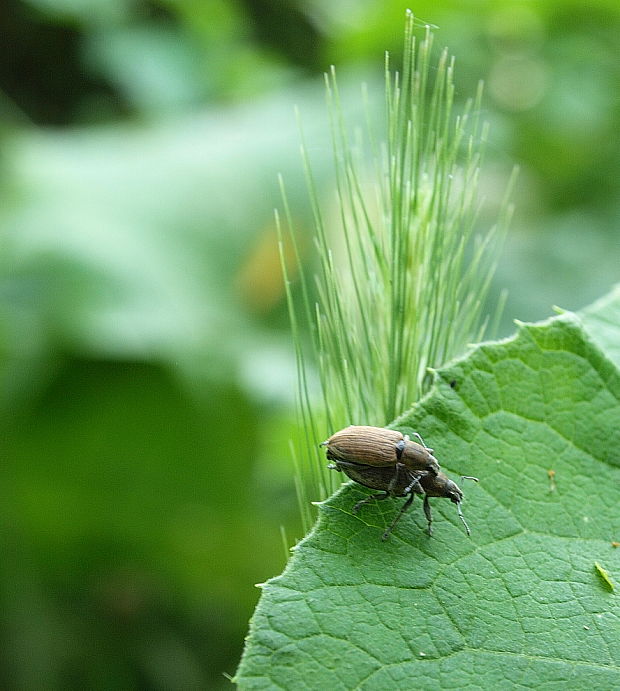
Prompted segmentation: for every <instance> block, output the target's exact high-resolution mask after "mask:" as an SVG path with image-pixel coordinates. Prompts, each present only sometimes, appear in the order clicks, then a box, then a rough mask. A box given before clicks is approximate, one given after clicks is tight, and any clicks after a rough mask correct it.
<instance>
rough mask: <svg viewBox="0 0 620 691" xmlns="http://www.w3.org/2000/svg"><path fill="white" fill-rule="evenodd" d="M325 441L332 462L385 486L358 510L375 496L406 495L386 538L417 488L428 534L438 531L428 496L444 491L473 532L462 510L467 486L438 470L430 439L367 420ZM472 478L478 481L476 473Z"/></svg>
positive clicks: (368, 481)
mask: <svg viewBox="0 0 620 691" xmlns="http://www.w3.org/2000/svg"><path fill="white" fill-rule="evenodd" d="M420 441H422V439H421V438H420ZM322 445H323V446H327V458H329V459H330V460H332V461H334V463H332V464H330V465H329V468H331V469H333V470H338V471H342V472H344V473H345V474H346V475H347V476H348V477H350V478H351V479H352V480H355V482H358V483H359V484H360V485H364V486H365V487H370V488H371V489H376V490H381V491H380V493H379V494H370V495H369V496H368V497H366V498H365V499H362V500H361V501H359V502H358V503H357V504H356V505H355V506H354V507H353V511H354V512H355V511H358V510H359V508H360V507H361V506H363V505H364V504H367V503H368V502H371V501H374V500H381V499H386V498H387V497H407V500H406V501H405V503H404V504H403V506H402V507H401V509H400V511H399V512H398V514H397V515H396V517H395V518H394V520H393V521H392V523H391V525H390V526H389V527H388V528H387V529H386V531H385V532H384V533H383V536H382V539H383V540H387V538H388V537H389V535H390V533H391V532H392V530H393V529H394V527H395V526H396V524H397V523H398V521H399V520H400V518H401V517H402V515H403V514H404V513H405V511H407V509H408V508H409V507H410V506H411V503H412V502H413V499H414V497H415V495H416V494H420V495H424V504H423V506H424V515H425V516H426V520H427V522H428V534H429V535H432V534H433V533H432V523H433V517H432V512H431V506H430V502H429V497H444V498H446V499H450V501H452V502H453V503H454V504H456V509H457V512H458V515H459V518H460V519H461V521H462V522H463V525H464V526H465V530H466V531H467V534H468V535H470V534H471V532H470V530H469V526H468V525H467V523H466V521H465V518H464V516H463V514H462V512H461V502H462V500H463V492H462V491H461V489H460V488H459V486H458V485H457V484H456V483H455V482H453V481H452V480H450V478H449V477H448V476H447V475H446V474H445V473H442V472H441V471H440V470H439V464H438V463H437V459H436V458H435V457H434V456H433V455H432V449H429V448H428V447H426V445H420V444H417V443H416V442H412V441H411V440H410V439H409V438H408V437H406V436H403V435H402V434H400V432H396V431H394V430H388V429H383V428H380V427H367V426H351V427H346V428H345V429H343V430H341V431H340V432H336V434H334V435H332V436H331V437H330V438H329V439H328V440H327V441H325V442H323V444H322ZM466 477H468V476H466ZM468 479H470V480H475V481H476V482H477V481H478V480H477V478H474V477H468Z"/></svg>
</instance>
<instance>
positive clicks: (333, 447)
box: [321, 425, 439, 474]
mask: <svg viewBox="0 0 620 691" xmlns="http://www.w3.org/2000/svg"><path fill="white" fill-rule="evenodd" d="M420 441H422V439H421V438H420ZM321 446H326V447H327V458H328V459H329V460H330V461H348V462H349V463H359V464H362V465H369V466H377V467H382V466H383V467H389V468H394V466H395V465H396V463H402V464H403V465H405V466H406V467H407V468H409V469H410V470H427V471H429V472H431V473H435V474H437V473H438V472H439V463H438V462H437V459H436V458H435V457H434V456H433V449H429V448H427V447H426V446H424V445H423V444H418V443H417V442H414V441H411V439H409V437H408V436H403V434H402V433H401V432H397V431H396V430H392V429H385V428H383V427H369V426H367V425H351V426H349V427H345V428H344V429H341V430H340V431H339V432H336V433H335V434H332V436H331V437H330V438H329V439H327V440H326V441H324V442H323V443H322V444H321Z"/></svg>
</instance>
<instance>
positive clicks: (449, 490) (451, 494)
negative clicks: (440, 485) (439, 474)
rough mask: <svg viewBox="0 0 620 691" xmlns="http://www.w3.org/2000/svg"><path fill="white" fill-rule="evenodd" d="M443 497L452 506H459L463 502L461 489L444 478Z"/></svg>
mask: <svg viewBox="0 0 620 691" xmlns="http://www.w3.org/2000/svg"><path fill="white" fill-rule="evenodd" d="M443 496H444V497H445V498H446V499H449V500H450V501H451V502H452V503H453V504H460V503H461V502H462V501H463V492H462V491H461V488H460V487H459V486H458V485H457V484H456V482H453V481H452V480H450V478H445V481H444V495H443Z"/></svg>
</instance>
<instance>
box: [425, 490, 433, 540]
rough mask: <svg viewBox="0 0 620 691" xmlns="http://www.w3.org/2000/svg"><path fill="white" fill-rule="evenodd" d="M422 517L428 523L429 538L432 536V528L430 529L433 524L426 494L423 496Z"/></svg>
mask: <svg viewBox="0 0 620 691" xmlns="http://www.w3.org/2000/svg"><path fill="white" fill-rule="evenodd" d="M424 515H425V516H426V520H427V521H428V535H429V537H431V536H432V534H433V528H432V527H431V524H432V522H433V514H432V513H431V503H430V502H429V500H428V494H425V495H424Z"/></svg>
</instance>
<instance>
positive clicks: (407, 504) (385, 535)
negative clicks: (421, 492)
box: [381, 492, 415, 541]
mask: <svg viewBox="0 0 620 691" xmlns="http://www.w3.org/2000/svg"><path fill="white" fill-rule="evenodd" d="M414 497H415V494H413V492H412V493H411V494H410V495H409V496H408V497H407V501H406V502H405V503H404V504H403V505H402V506H401V507H400V511H399V512H398V513H397V514H396V518H395V519H394V520H393V521H392V522H391V523H390V525H389V527H388V528H387V529H386V531H385V532H384V533H383V535H382V536H381V539H382V540H383V541H385V540H387V539H388V537H390V533H391V532H392V531H393V530H394V528H395V527H396V524H397V523H398V521H400V519H401V518H402V515H403V514H404V513H405V511H406V510H407V509H408V508H409V507H410V506H411V502H412V501H413V498H414Z"/></svg>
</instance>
